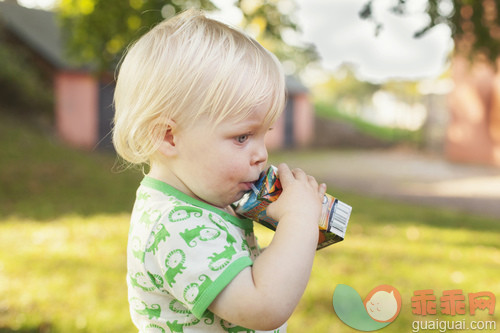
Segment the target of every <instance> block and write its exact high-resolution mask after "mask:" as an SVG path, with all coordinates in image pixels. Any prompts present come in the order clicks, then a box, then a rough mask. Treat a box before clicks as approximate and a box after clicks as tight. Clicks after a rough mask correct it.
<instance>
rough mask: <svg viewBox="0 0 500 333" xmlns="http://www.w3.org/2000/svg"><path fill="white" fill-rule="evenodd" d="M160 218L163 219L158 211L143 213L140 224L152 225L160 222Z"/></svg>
mask: <svg viewBox="0 0 500 333" xmlns="http://www.w3.org/2000/svg"><path fill="white" fill-rule="evenodd" d="M160 218H161V212H160V211H159V210H158V209H154V210H152V209H150V210H148V211H145V212H143V213H142V215H141V218H140V219H139V223H142V224H145V225H151V224H153V223H156V222H158V221H159V220H160Z"/></svg>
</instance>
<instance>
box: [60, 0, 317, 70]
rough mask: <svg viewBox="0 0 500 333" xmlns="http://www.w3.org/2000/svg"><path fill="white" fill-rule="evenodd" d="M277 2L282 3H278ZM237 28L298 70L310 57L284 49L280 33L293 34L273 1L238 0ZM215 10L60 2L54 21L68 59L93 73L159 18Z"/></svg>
mask: <svg viewBox="0 0 500 333" xmlns="http://www.w3.org/2000/svg"><path fill="white" fill-rule="evenodd" d="M282 2H283V1H282ZM237 4H238V5H239V6H241V7H242V9H243V10H242V12H243V15H244V22H242V23H243V25H244V26H245V27H246V28H247V29H249V30H250V32H251V33H254V34H255V35H257V36H256V37H257V38H258V39H259V41H261V42H262V43H263V44H264V46H266V47H267V48H269V49H271V51H273V52H275V53H276V54H277V55H278V56H279V57H281V58H282V59H285V60H286V59H293V60H294V62H296V63H297V66H298V67H304V66H305V64H306V63H307V62H308V61H310V60H314V59H316V53H315V51H314V49H313V48H312V46H297V45H288V44H287V43H285V42H284V41H283V38H282V33H283V32H284V31H285V30H292V31H294V30H297V25H296V24H295V23H294V22H293V20H292V18H291V16H290V15H287V14H284V13H283V12H282V11H280V7H279V6H278V4H279V1H277V0H261V1H245V0H239V1H237ZM192 7H194V8H201V9H204V10H207V11H212V10H215V9H216V6H215V5H214V4H213V3H212V1H210V0H191V1H181V0H169V1H165V0H128V1H123V0H60V3H59V8H58V12H59V17H60V21H61V25H62V27H63V31H64V32H65V39H66V41H67V48H68V53H69V55H70V56H71V58H72V59H73V60H74V61H77V62H80V63H93V64H96V66H97V71H99V72H104V71H107V70H110V69H113V68H115V67H116V65H117V63H118V61H119V59H120V58H121V56H122V54H123V52H124V50H125V49H126V47H127V45H128V44H129V43H130V42H132V41H134V40H136V39H138V38H139V37H140V36H141V35H142V34H144V33H146V32H147V31H148V30H149V29H150V28H151V27H153V26H154V25H155V24H157V23H159V22H160V21H162V20H163V19H165V18H168V17H171V16H173V15H174V14H175V13H177V12H180V11H182V10H185V9H187V8H192Z"/></svg>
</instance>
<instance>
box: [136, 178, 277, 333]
mask: <svg viewBox="0 0 500 333" xmlns="http://www.w3.org/2000/svg"><path fill="white" fill-rule="evenodd" d="M258 255H259V248H258V245H257V242H256V240H255V235H254V233H253V222H252V221H251V220H249V219H240V218H237V217H235V216H233V215H231V214H228V213H226V212H224V211H222V210H220V209H217V208H215V207H213V206H211V205H209V204H207V203H204V202H201V201H199V200H196V199H194V198H191V197H189V196H188V195H186V194H184V193H182V192H180V191H178V190H177V189H175V188H173V187H172V186H170V185H168V184H166V183H164V182H161V181H159V180H156V179H153V178H151V177H148V176H146V177H145V178H144V179H143V181H142V182H141V186H140V187H139V189H138V190H137V197H136V202H135V205H134V209H133V211H132V217H131V224H130V231H129V240H128V248H127V270H128V273H127V285H128V293H129V304H130V313H131V316H132V321H133V322H134V324H135V325H136V326H137V327H138V328H139V331H140V332H185V333H188V332H256V331H254V330H249V329H246V328H243V327H238V326H236V325H232V324H231V323H229V322H227V321H225V320H223V319H221V318H219V317H217V316H216V315H214V314H213V313H212V312H210V311H209V310H208V309H207V308H208V306H209V305H210V304H211V303H212V301H213V300H214V299H215V297H217V295H218V294H219V293H220V292H221V291H222V289H224V288H225V287H226V286H227V285H228V284H229V282H231V280H232V279H233V278H234V277H235V276H236V275H238V274H239V273H240V272H241V271H242V270H243V269H244V268H246V267H248V266H251V265H252V264H253V261H254V260H255V258H256V257H257V256H258ZM272 332H276V333H277V332H280V333H282V332H286V324H285V325H284V326H282V327H280V328H279V329H277V330H274V331H272Z"/></svg>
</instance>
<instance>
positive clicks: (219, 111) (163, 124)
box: [113, 10, 285, 164]
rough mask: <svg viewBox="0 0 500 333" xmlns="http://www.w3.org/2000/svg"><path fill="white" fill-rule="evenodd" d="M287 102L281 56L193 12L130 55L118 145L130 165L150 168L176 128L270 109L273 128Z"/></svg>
mask: <svg viewBox="0 0 500 333" xmlns="http://www.w3.org/2000/svg"><path fill="white" fill-rule="evenodd" d="M284 102H285V83H284V75H283V72H282V68H281V65H280V63H279V61H278V60H277V59H276V57H275V56H274V55H272V54H271V53H270V52H269V51H267V50H266V49H264V48H263V47H262V46H261V45H260V44H259V43H258V42H256V41H255V40H254V39H252V38H250V37H249V36H247V35H246V34H244V33H242V32H240V31H238V30H237V29H235V28H232V27H229V26H227V25H225V24H223V23H221V22H218V21H216V20H213V19H210V18H207V17H206V16H205V15H204V14H203V13H202V12H201V11H199V10H188V11H185V12H183V13H181V14H179V15H177V16H175V17H173V18H172V19H169V20H166V21H163V22H162V23H160V24H158V25H157V26H156V27H154V28H153V29H152V30H151V31H149V32H148V33H146V34H145V35H144V36H142V37H141V38H140V39H139V40H138V41H137V42H135V43H134V44H133V45H132V46H131V47H129V49H128V52H127V54H126V56H125V57H124V58H123V61H122V63H121V67H120V70H119V74H118V78H117V84H116V90H115V96H114V103H115V111H116V113H115V118H114V128H113V143H114V146H115V149H116V151H117V152H118V154H119V155H120V156H121V157H122V158H123V159H125V160H126V161H128V162H130V163H133V164H141V163H149V162H150V160H151V158H152V156H153V154H154V153H155V152H156V151H157V149H158V147H159V145H160V143H161V141H162V140H163V138H164V136H165V132H166V130H167V127H168V124H169V122H170V121H174V122H175V124H176V126H178V127H179V128H188V127H189V125H190V124H192V123H193V122H195V121H196V119H198V117H199V116H201V115H206V116H208V118H209V119H210V120H211V121H212V123H213V124H218V123H219V122H220V121H222V120H224V119H226V118H228V117H236V119H243V118H245V117H246V116H247V115H248V114H249V113H250V112H251V111H252V110H253V109H254V108H255V107H256V106H259V105H266V106H267V107H268V108H269V111H268V114H267V116H266V121H267V122H269V123H271V122H274V121H275V120H276V118H277V117H278V116H279V114H280V113H281V111H282V110H283V108H284Z"/></svg>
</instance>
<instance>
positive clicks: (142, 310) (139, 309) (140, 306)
mask: <svg viewBox="0 0 500 333" xmlns="http://www.w3.org/2000/svg"><path fill="white" fill-rule="evenodd" d="M130 302H131V303H133V304H134V311H135V312H136V313H138V314H140V315H142V316H147V317H148V318H149V319H153V318H160V315H161V308H160V305H159V304H151V306H150V307H148V305H147V304H146V303H145V302H144V301H141V300H140V299H138V298H137V297H134V298H132V299H131V300H130Z"/></svg>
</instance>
